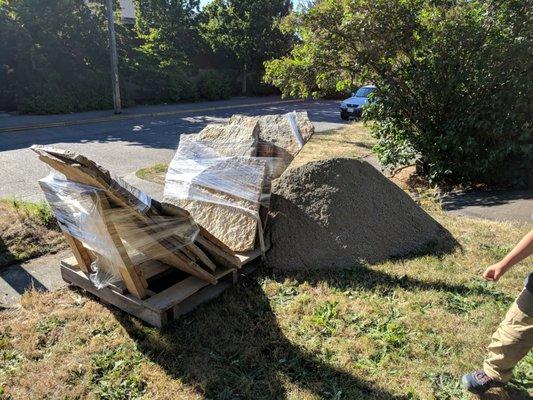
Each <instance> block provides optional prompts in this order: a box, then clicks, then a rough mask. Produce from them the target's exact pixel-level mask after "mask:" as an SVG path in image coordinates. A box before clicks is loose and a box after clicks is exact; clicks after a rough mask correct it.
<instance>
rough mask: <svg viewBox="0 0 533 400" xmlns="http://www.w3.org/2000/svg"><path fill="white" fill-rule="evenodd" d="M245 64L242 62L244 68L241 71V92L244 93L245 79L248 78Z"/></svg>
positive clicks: (245, 89)
mask: <svg viewBox="0 0 533 400" xmlns="http://www.w3.org/2000/svg"><path fill="white" fill-rule="evenodd" d="M246 72H247V71H246V64H244V70H243V72H242V94H246V92H247V91H248V90H247V89H248V88H247V86H246V84H247V80H248V76H247V74H246Z"/></svg>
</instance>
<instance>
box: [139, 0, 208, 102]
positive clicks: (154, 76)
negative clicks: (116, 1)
mask: <svg viewBox="0 0 533 400" xmlns="http://www.w3.org/2000/svg"><path fill="white" fill-rule="evenodd" d="M198 5H199V1H198V0H176V1H167V0H135V6H136V21H135V34H136V41H137V46H135V47H134V54H133V57H132V58H133V60H132V61H133V63H131V67H132V71H133V74H134V76H135V77H134V79H133V80H134V81H136V82H142V84H138V85H137V96H138V97H140V98H141V99H144V100H148V101H177V100H181V99H184V98H188V97H190V96H192V93H191V91H192V90H193V88H192V87H191V82H190V75H191V74H192V73H193V70H194V66H193V65H192V64H191V62H190V59H191V56H192V54H194V52H195V42H197V41H198V32H197V23H196V18H197V15H198V14H197V10H198Z"/></svg>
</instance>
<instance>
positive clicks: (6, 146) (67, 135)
mask: <svg viewBox="0 0 533 400" xmlns="http://www.w3.org/2000/svg"><path fill="white" fill-rule="evenodd" d="M268 102H269V103H270V104H268V105H264V103H265V98H255V99H253V98H252V99H238V100H228V101H226V102H216V103H197V104H195V105H189V107H190V108H194V110H201V111H194V110H188V109H187V108H184V107H183V106H176V107H175V108H174V110H176V109H177V111H179V114H178V115H164V116H149V115H147V114H148V113H150V112H151V111H150V110H152V111H154V112H158V111H159V110H161V107H159V108H158V107H153V108H150V107H143V108H142V109H141V110H140V113H142V114H143V117H142V118H138V117H135V116H131V118H129V117H128V119H121V120H116V121H107V122H100V123H92V124H80V125H70V126H62V127H54V128H44V129H32V130H26V131H25V130H22V131H17V132H11V133H6V132H3V133H2V132H0V197H7V196H17V197H20V198H23V199H27V200H37V199H41V198H43V196H42V193H41V190H40V189H39V187H38V184H37V181H38V180H39V179H40V178H42V177H44V176H45V175H46V174H47V173H48V169H47V167H46V165H44V164H43V163H42V162H40V161H39V160H38V159H37V156H36V155H35V154H34V153H33V152H32V151H31V150H29V147H30V146H31V145H32V144H49V145H53V146H56V147H59V148H64V149H71V150H74V151H77V152H80V153H82V154H84V155H86V156H88V157H90V158H92V159H93V160H95V161H96V162H98V163H99V164H102V165H103V166H105V167H107V168H108V169H109V170H111V171H112V172H114V173H116V174H117V175H119V176H125V175H128V174H131V173H132V172H134V171H136V170H138V169H139V168H142V167H146V166H149V165H153V164H155V163H166V162H169V161H170V160H171V158H172V156H173V155H174V152H175V149H176V148H177V145H178V142H179V136H180V135H181V134H182V133H193V132H198V131H199V130H200V129H202V128H203V127H204V126H205V125H206V124H208V123H211V122H217V121H223V120H225V119H227V118H229V117H230V116H231V115H233V114H246V115H263V114H276V113H286V112H289V111H292V110H307V111H308V112H309V116H310V118H311V120H312V121H313V122H314V123H315V126H316V128H317V130H318V131H323V130H328V129H332V128H338V127H341V126H342V124H343V123H344V122H343V121H342V120H341V119H340V118H339V115H338V102H336V101H301V102H291V103H286V102H279V99H275V98H268ZM250 103H251V104H250ZM253 103H255V104H253ZM246 104H250V105H246ZM260 104H263V105H260ZM211 105H212V107H213V110H212V111H209V110H207V111H206V109H208V108H209V107H210V106H211ZM163 107H164V108H163V112H164V113H171V112H173V108H172V106H163ZM215 108H216V109H215ZM129 112H131V111H129ZM96 114H98V115H100V116H105V115H109V112H105V111H104V112H102V111H99V112H94V113H92V114H91V113H79V114H72V115H70V116H65V118H63V119H66V120H67V121H68V123H73V121H74V120H76V117H79V119H87V118H91V117H93V115H96ZM122 117H125V116H122ZM9 118H11V117H3V118H2V120H1V121H0V123H1V125H2V126H4V127H5V126H8V125H9ZM26 121H28V124H32V123H35V121H37V123H46V122H47V121H50V122H57V121H58V117H50V118H48V119H47V117H45V116H43V117H41V116H37V117H28V118H26ZM13 122H14V123H13V124H12V125H19V126H20V125H23V124H24V117H13Z"/></svg>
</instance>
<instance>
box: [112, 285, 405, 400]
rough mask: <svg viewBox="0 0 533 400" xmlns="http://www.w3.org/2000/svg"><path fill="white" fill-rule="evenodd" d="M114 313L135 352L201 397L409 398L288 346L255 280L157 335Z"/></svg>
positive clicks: (290, 345) (183, 318)
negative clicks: (192, 389)
mask: <svg viewBox="0 0 533 400" xmlns="http://www.w3.org/2000/svg"><path fill="white" fill-rule="evenodd" d="M116 315H117V318H118V319H119V321H120V322H121V323H122V325H123V326H124V327H125V329H126V330H127V332H128V333H129V335H130V337H131V338H132V339H133V340H135V341H136V343H137V346H138V348H139V349H140V351H142V352H143V353H144V354H145V355H146V356H148V357H149V358H150V359H151V360H152V361H153V362H154V363H157V364H158V365H160V366H161V367H162V368H164V369H165V371H166V372H167V373H168V374H169V375H170V376H171V377H172V378H174V379H180V380H181V381H182V382H184V383H185V384H187V385H190V386H192V387H194V388H196V390H197V391H198V394H200V395H202V396H205V398H207V399H283V398H286V396H287V392H288V389H289V387H290V388H291V393H292V394H295V393H299V391H301V392H300V393H302V396H303V393H311V394H314V395H315V396H318V397H319V398H328V399H360V400H364V399H369V400H370V399H384V400H388V399H407V398H408V397H406V396H401V395H395V394H392V393H389V392H387V391H385V390H382V389H380V388H379V385H375V384H373V385H370V384H369V383H368V382H364V381H362V380H359V379H358V378H355V377H354V376H352V375H350V374H348V373H346V372H344V371H342V370H340V369H337V368H334V367H332V366H330V365H328V364H327V363H326V362H324V360H321V359H320V358H319V356H318V355H316V354H310V353H308V352H306V351H305V350H303V349H301V348H299V347H297V346H295V345H294V344H292V343H291V342H290V341H289V340H288V339H287V338H286V337H285V336H284V334H283V332H282V331H281V329H280V327H279V325H278V321H277V319H276V316H275V314H274V312H273V310H272V308H271V306H270V304H269V300H268V298H267V296H266V295H265V294H264V292H263V290H262V288H261V287H260V285H259V283H258V282H257V279H254V278H251V279H250V278H247V279H245V280H244V281H243V282H241V283H240V284H239V285H237V286H236V287H234V288H233V289H231V290H229V291H227V292H226V293H225V294H223V295H222V296H221V297H219V298H218V299H216V300H213V301H212V302H210V303H208V304H206V305H204V306H202V307H200V308H199V309H198V310H196V311H195V312H194V313H192V314H190V315H187V316H184V317H182V318H181V319H179V320H178V321H176V322H174V323H173V324H172V325H170V326H168V327H167V328H165V329H162V330H157V329H154V328H149V327H147V326H145V325H144V324H142V323H140V322H139V321H137V320H134V319H133V318H130V317H128V316H126V315H125V314H123V313H120V312H117V313H116Z"/></svg>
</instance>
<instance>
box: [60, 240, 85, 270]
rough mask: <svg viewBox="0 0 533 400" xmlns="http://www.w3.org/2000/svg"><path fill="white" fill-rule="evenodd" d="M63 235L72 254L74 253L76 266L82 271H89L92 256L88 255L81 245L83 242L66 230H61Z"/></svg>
mask: <svg viewBox="0 0 533 400" xmlns="http://www.w3.org/2000/svg"><path fill="white" fill-rule="evenodd" d="M63 236H64V237H65V240H66V241H67V244H68V245H69V247H70V250H72V254H74V257H75V258H76V261H77V262H78V267H79V268H80V269H81V270H82V271H83V272H85V273H87V274H88V273H90V272H91V263H92V258H91V256H90V255H89V252H88V250H87V249H86V248H85V247H83V243H81V242H80V241H79V240H78V239H76V238H75V237H74V236H72V235H70V234H68V233H67V232H63Z"/></svg>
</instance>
